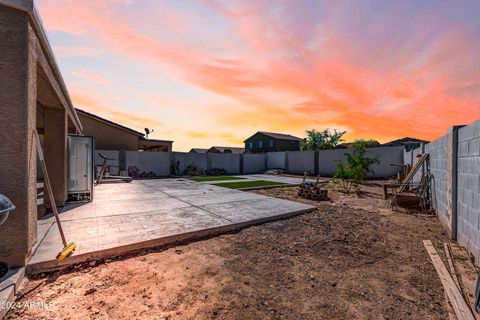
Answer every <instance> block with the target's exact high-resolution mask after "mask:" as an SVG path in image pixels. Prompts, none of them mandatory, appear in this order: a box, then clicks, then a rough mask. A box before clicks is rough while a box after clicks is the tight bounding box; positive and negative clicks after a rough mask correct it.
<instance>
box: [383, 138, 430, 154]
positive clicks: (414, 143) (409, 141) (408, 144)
mask: <svg viewBox="0 0 480 320" xmlns="http://www.w3.org/2000/svg"><path fill="white" fill-rule="evenodd" d="M429 142H430V141H426V140H420V139H416V138H410V137H405V138H402V139H397V140H393V141H390V142H387V143H384V144H382V146H388V147H395V146H403V147H405V150H406V151H410V150H412V149H416V148H418V147H420V145H421V144H422V143H424V144H425V143H429Z"/></svg>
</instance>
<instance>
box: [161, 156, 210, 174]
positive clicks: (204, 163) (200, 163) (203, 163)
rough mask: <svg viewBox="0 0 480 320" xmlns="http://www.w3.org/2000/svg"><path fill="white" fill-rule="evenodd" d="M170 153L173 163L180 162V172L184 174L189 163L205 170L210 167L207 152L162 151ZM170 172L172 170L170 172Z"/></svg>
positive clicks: (174, 164)
mask: <svg viewBox="0 0 480 320" xmlns="http://www.w3.org/2000/svg"><path fill="white" fill-rule="evenodd" d="M162 153H166V154H170V155H171V156H170V161H171V163H170V164H171V165H173V166H176V165H177V162H178V164H179V171H180V174H183V173H184V172H185V171H186V170H187V167H188V166H189V165H192V166H194V167H196V168H197V170H200V171H202V172H203V171H205V170H207V169H208V159H207V154H206V153H193V152H168V153H167V152H162ZM168 174H170V171H169V172H168Z"/></svg>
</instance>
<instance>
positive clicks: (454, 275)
mask: <svg viewBox="0 0 480 320" xmlns="http://www.w3.org/2000/svg"><path fill="white" fill-rule="evenodd" d="M443 247H444V248H445V255H446V256H447V261H448V267H449V269H450V274H451V275H452V278H453V281H454V282H455V284H456V285H457V288H458V289H459V290H460V291H462V287H461V286H460V281H459V280H458V276H457V272H456V271H455V266H454V265H453V259H452V253H451V252H450V246H449V245H448V243H446V242H444V243H443Z"/></svg>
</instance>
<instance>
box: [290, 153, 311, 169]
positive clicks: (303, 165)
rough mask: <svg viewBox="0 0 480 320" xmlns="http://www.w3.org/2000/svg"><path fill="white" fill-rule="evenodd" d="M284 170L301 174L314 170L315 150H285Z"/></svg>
mask: <svg viewBox="0 0 480 320" xmlns="http://www.w3.org/2000/svg"><path fill="white" fill-rule="evenodd" d="M286 162H287V165H286V170H287V171H288V172H290V173H296V174H303V173H304V172H312V171H315V151H287V158H286Z"/></svg>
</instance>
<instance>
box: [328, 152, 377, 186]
mask: <svg viewBox="0 0 480 320" xmlns="http://www.w3.org/2000/svg"><path fill="white" fill-rule="evenodd" d="M352 148H353V153H351V154H350V153H345V156H346V157H347V164H346V165H344V164H343V163H342V162H341V161H339V160H337V161H336V163H337V170H336V172H335V175H334V176H333V179H334V181H335V183H336V184H337V185H338V186H339V187H340V189H341V190H342V191H344V192H346V193H350V192H352V191H354V192H358V191H360V184H361V183H362V182H363V181H364V180H365V176H366V175H367V173H369V172H373V171H372V170H371V166H372V165H374V164H376V163H379V160H378V158H377V157H367V155H366V154H367V150H366V147H365V144H364V143H355V144H354V145H353V147H352Z"/></svg>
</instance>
